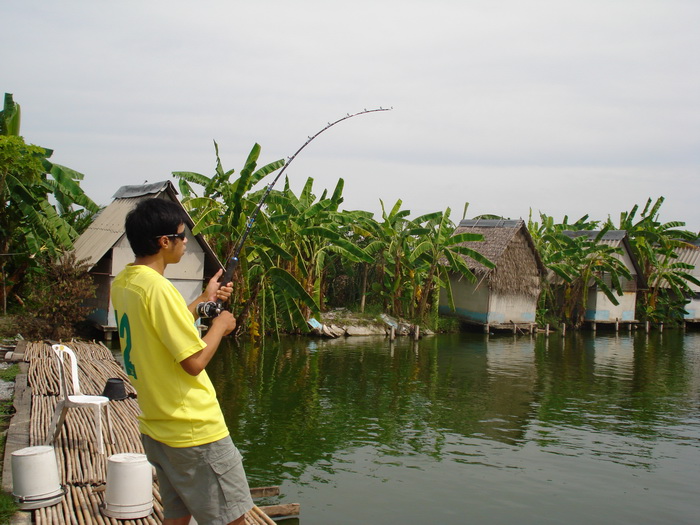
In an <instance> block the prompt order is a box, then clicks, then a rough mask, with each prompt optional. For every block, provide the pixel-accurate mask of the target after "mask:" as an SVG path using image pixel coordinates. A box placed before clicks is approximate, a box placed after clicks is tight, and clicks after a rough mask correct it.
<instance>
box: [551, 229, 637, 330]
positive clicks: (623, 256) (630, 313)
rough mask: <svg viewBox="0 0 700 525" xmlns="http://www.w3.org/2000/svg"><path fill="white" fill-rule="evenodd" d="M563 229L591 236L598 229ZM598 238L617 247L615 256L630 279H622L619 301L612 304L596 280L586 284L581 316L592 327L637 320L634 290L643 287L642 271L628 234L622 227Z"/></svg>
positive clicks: (570, 234) (575, 234)
mask: <svg viewBox="0 0 700 525" xmlns="http://www.w3.org/2000/svg"><path fill="white" fill-rule="evenodd" d="M563 233H564V234H565V235H568V236H569V237H579V236H582V235H586V236H588V237H589V238H590V239H595V237H597V236H598V234H599V233H600V230H597V231H596V230H581V231H565V232H563ZM600 242H601V243H604V244H607V245H610V246H612V247H614V248H618V249H619V250H620V254H618V255H617V256H616V257H617V258H618V259H620V260H621V261H622V262H623V263H624V264H625V267H626V268H627V269H628V270H629V272H630V274H631V275H632V279H630V280H627V279H624V278H622V279H621V284H622V295H621V296H620V297H619V298H618V302H619V304H617V305H615V304H613V302H612V301H611V300H610V299H609V298H608V296H607V295H605V293H603V291H602V290H600V289H599V287H598V286H597V285H596V284H595V283H593V284H591V285H590V286H589V288H588V297H587V299H586V313H585V316H584V320H585V321H587V322H589V323H591V327H592V328H593V329H594V330H595V328H596V323H614V324H615V325H616V327H617V326H618V325H619V324H620V323H625V324H629V325H630V326H631V324H633V323H635V322H636V318H635V307H636V304H637V292H638V291H639V290H640V289H644V288H646V282H645V280H644V274H643V272H642V270H641V268H640V267H639V264H638V262H637V258H636V257H635V256H634V253H633V252H632V247H631V246H630V242H629V236H628V235H627V232H626V231H625V230H610V231H608V232H606V233H605V234H604V235H603V237H602V239H600Z"/></svg>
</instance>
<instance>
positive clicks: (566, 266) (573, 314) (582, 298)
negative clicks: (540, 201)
mask: <svg viewBox="0 0 700 525" xmlns="http://www.w3.org/2000/svg"><path fill="white" fill-rule="evenodd" d="M540 219H541V221H542V222H541V224H540V223H536V222H533V221H532V218H530V220H529V223H528V229H529V231H530V234H531V235H532V237H533V240H534V242H535V246H536V247H537V249H538V250H539V253H540V257H541V259H542V262H543V263H544V265H545V266H546V267H547V268H548V269H549V270H550V271H551V272H552V273H553V274H554V276H555V277H554V278H550V279H549V280H548V282H546V283H545V286H544V287H543V292H542V294H543V297H542V299H541V301H540V306H539V317H540V319H542V320H545V318H547V317H548V315H547V311H548V310H549V311H556V312H557V313H556V318H558V319H559V320H561V321H563V322H566V323H568V324H571V325H573V326H576V327H578V326H580V325H581V324H582V323H583V321H584V318H585V313H586V300H587V298H588V291H589V289H590V288H591V287H593V286H595V287H597V289H599V290H600V291H602V292H603V293H604V294H605V295H606V296H607V297H608V299H610V301H611V302H612V303H613V304H619V301H618V297H620V296H622V285H623V280H624V279H627V280H631V279H632V275H631V274H630V272H629V270H628V269H627V267H626V266H625V264H624V262H623V261H622V259H621V255H622V251H621V250H620V249H619V248H614V247H612V246H610V245H608V244H605V243H603V242H602V240H603V237H604V236H605V234H606V233H607V232H608V231H609V230H610V226H609V225H607V226H605V227H604V228H602V229H601V230H598V231H596V232H595V233H594V231H593V230H595V228H596V227H597V226H598V223H597V222H587V216H586V217H582V218H581V219H579V220H578V221H576V222H575V223H573V224H568V220H567V218H566V217H565V218H564V221H563V222H562V223H561V224H555V223H554V221H553V219H552V218H551V217H548V216H547V215H544V214H540ZM587 232H590V233H587Z"/></svg>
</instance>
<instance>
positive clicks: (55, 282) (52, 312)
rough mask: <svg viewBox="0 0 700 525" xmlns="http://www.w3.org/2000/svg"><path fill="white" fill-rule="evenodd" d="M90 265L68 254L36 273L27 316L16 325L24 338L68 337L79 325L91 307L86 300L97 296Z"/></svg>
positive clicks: (20, 318) (31, 288) (32, 278)
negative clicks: (89, 271) (86, 303)
mask: <svg viewBox="0 0 700 525" xmlns="http://www.w3.org/2000/svg"><path fill="white" fill-rule="evenodd" d="M88 270H89V265H88V264H87V263H86V262H85V261H77V260H76V258H75V255H74V254H68V255H65V256H64V257H63V258H61V259H60V260H59V261H56V262H54V263H50V264H48V265H46V267H45V268H44V269H43V270H42V271H41V272H37V273H35V274H33V275H32V276H31V277H30V278H29V280H28V282H27V284H26V286H28V288H29V293H28V294H27V300H26V301H25V311H24V315H21V316H18V319H17V325H18V328H19V330H20V333H22V335H23V336H24V337H25V338H33V339H43V338H47V339H59V340H60V339H64V340H65V339H69V338H71V337H72V336H73V335H74V333H75V327H76V324H77V323H79V322H81V321H82V320H84V319H85V316H86V315H87V314H88V313H89V312H90V307H88V306H85V301H87V300H88V299H91V298H94V297H95V289H96V287H95V284H94V283H93V280H92V277H91V276H90V274H89V273H88Z"/></svg>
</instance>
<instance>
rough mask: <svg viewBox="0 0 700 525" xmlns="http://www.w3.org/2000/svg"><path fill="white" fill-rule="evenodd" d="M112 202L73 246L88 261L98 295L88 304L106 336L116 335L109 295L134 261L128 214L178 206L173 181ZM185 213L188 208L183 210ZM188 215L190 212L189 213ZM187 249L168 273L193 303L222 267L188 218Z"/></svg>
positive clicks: (123, 191)
mask: <svg viewBox="0 0 700 525" xmlns="http://www.w3.org/2000/svg"><path fill="white" fill-rule="evenodd" d="M113 199H114V200H113V202H112V203H111V204H110V205H109V206H107V207H106V208H105V209H103V210H102V211H101V212H100V213H99V215H98V216H97V218H96V219H95V220H94V222H93V223H92V224H91V225H90V227H89V228H88V229H87V230H86V231H85V232H84V233H83V234H82V235H81V236H80V237H79V238H78V240H77V241H76V242H75V250H74V252H75V255H76V257H77V259H78V260H83V259H84V260H87V261H88V263H89V264H90V266H91V269H90V274H91V275H92V277H93V279H94V282H95V284H96V285H97V297H96V298H95V299H93V300H92V301H91V302H90V303H89V304H88V306H90V307H93V311H92V313H91V314H90V315H89V316H88V319H89V320H90V321H92V322H93V323H94V324H95V325H96V326H97V327H98V328H100V329H102V330H103V331H104V332H105V334H106V336H107V338H109V337H110V336H111V333H112V332H114V331H116V325H115V324H116V323H115V316H114V309H113V308H112V301H111V300H110V291H111V287H112V282H113V281H114V278H115V277H116V275H117V274H118V273H119V272H120V271H121V270H122V269H123V268H124V267H125V266H126V265H127V264H128V263H130V262H133V260H134V253H133V252H132V250H131V246H130V245H129V241H128V240H127V238H126V232H125V231H124V220H125V218H126V215H127V213H129V211H131V209H132V208H133V207H134V206H136V204H137V203H138V202H140V201H142V200H144V199H169V200H171V201H173V202H177V203H178V204H180V201H179V200H178V198H177V190H176V189H175V187H174V186H173V184H172V182H170V181H163V182H156V183H153V184H145V185H142V186H122V187H121V188H119V190H118V191H117V192H116V193H115V194H114V196H113ZM183 211H184V208H183ZM185 213H186V212H185ZM187 217H188V221H187V224H185V232H186V233H187V239H188V242H187V251H186V252H185V255H184V256H183V258H182V260H181V261H180V262H179V263H178V264H174V265H170V266H168V267H167V268H166V270H165V277H167V278H168V279H170V280H171V281H172V283H173V284H174V285H175V287H176V288H177V289H178V290H179V291H180V293H182V295H183V297H184V298H185V300H186V301H187V302H188V303H189V302H191V301H194V300H195V299H196V298H197V296H198V295H199V294H201V293H202V284H203V282H204V281H205V280H207V279H210V278H211V277H212V276H213V275H214V274H215V273H216V272H217V271H218V270H219V268H221V267H222V266H221V263H220V262H219V260H218V259H217V257H216V255H214V252H213V251H212V249H211V247H210V246H209V245H208V244H207V242H206V241H205V240H204V237H203V236H202V235H192V230H191V228H192V227H193V225H194V222H193V221H192V220H191V219H190V218H189V214H188V215H187Z"/></svg>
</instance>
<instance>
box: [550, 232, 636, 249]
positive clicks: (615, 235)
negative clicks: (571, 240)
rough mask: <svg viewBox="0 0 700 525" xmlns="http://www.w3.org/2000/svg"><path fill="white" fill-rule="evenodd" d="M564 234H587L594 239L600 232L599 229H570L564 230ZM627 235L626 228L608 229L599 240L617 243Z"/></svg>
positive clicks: (572, 235)
mask: <svg viewBox="0 0 700 525" xmlns="http://www.w3.org/2000/svg"><path fill="white" fill-rule="evenodd" d="M563 233H564V235H566V236H568V237H581V236H584V235H585V236H587V237H588V238H590V239H594V238H595V237H596V235H598V234H599V233H600V230H579V231H571V230H565V231H564V232H563ZM626 237H627V231H626V230H608V231H607V232H605V234H604V235H603V238H602V239H601V241H603V242H605V244H610V245H619V244H620V243H621V242H622V241H623V240H624V239H625V238H626Z"/></svg>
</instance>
